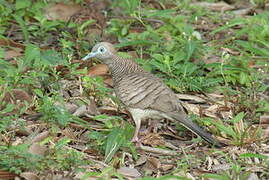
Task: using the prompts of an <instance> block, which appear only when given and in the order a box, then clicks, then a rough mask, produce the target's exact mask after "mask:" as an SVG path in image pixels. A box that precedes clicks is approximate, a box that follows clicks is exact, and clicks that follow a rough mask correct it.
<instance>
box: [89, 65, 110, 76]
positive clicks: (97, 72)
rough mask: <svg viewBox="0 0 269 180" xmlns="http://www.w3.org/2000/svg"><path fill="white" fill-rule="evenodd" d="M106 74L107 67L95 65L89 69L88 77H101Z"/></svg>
mask: <svg viewBox="0 0 269 180" xmlns="http://www.w3.org/2000/svg"><path fill="white" fill-rule="evenodd" d="M106 74H108V66H107V65H105V64H97V65H96V66H93V67H91V68H90V69H89V72H88V75H89V76H101V75H106Z"/></svg>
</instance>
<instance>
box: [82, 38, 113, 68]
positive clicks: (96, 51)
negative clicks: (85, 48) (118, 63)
mask: <svg viewBox="0 0 269 180" xmlns="http://www.w3.org/2000/svg"><path fill="white" fill-rule="evenodd" d="M116 52H117V51H116V50H115V48H114V47H113V45H112V44H111V43H108V42H100V43H98V44H96V45H95V46H94V47H93V48H92V51H91V52H90V53H89V54H88V55H87V56H85V57H84V58H83V59H82V60H87V59H89V58H92V57H95V58H97V59H99V60H101V61H102V62H103V63H105V64H109V63H110V61H112V59H113V55H115V54H116Z"/></svg>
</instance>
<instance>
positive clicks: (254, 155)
mask: <svg viewBox="0 0 269 180" xmlns="http://www.w3.org/2000/svg"><path fill="white" fill-rule="evenodd" d="M239 157H240V158H259V159H268V158H269V157H268V156H266V155H262V154H254V153H244V154H240V156H239Z"/></svg>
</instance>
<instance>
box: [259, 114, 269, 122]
mask: <svg viewBox="0 0 269 180" xmlns="http://www.w3.org/2000/svg"><path fill="white" fill-rule="evenodd" d="M260 123H261V124H269V115H262V116H261V117H260Z"/></svg>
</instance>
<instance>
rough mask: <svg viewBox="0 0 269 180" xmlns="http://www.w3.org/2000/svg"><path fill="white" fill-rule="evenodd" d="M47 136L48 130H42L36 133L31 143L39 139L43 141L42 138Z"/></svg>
mask: <svg viewBox="0 0 269 180" xmlns="http://www.w3.org/2000/svg"><path fill="white" fill-rule="evenodd" d="M47 137H49V131H44V132H42V133H40V134H38V135H36V136H35V137H34V138H33V140H32V142H33V143H37V142H40V141H43V140H44V139H46V138H47Z"/></svg>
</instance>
